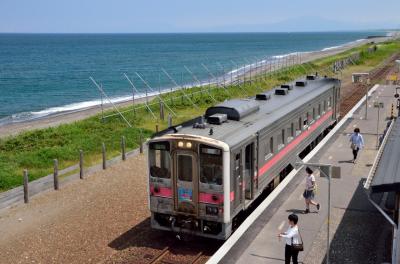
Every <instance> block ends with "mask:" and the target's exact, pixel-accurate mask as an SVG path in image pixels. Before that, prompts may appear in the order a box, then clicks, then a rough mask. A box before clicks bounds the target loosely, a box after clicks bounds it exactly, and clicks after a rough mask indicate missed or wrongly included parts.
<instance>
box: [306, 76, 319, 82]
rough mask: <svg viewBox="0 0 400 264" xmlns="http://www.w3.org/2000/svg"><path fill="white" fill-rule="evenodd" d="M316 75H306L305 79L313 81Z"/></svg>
mask: <svg viewBox="0 0 400 264" xmlns="http://www.w3.org/2000/svg"><path fill="white" fill-rule="evenodd" d="M316 78H317V77H316V76H315V75H307V77H306V79H307V80H310V81H314V80H315V79H316Z"/></svg>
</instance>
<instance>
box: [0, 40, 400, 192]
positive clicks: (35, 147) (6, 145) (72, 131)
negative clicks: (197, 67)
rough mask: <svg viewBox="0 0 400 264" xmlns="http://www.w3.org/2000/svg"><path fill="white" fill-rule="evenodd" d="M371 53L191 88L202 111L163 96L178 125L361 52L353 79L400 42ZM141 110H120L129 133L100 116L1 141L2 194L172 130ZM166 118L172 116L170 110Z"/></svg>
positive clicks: (155, 106)
mask: <svg viewBox="0 0 400 264" xmlns="http://www.w3.org/2000/svg"><path fill="white" fill-rule="evenodd" d="M367 48H368V46H367V45H365V46H362V47H358V48H354V49H352V50H349V51H346V52H343V53H342V54H338V55H335V56H331V57H327V58H323V59H319V60H316V61H313V62H312V63H307V64H303V65H296V66H292V67H289V68H287V69H283V70H280V71H278V72H274V73H270V74H268V75H264V74H260V75H258V76H257V80H256V81H253V82H251V83H250V82H246V84H242V85H240V86H227V87H225V89H223V88H219V89H215V87H202V88H199V87H195V88H192V89H186V90H185V92H186V94H188V95H189V96H190V98H191V100H192V101H193V102H194V103H195V104H196V105H198V108H195V107H193V105H192V104H191V103H190V102H189V100H187V98H186V97H185V96H184V95H183V92H182V91H175V92H172V93H168V94H164V95H162V96H161V97H162V99H163V100H164V101H165V102H166V103H167V104H168V105H169V106H170V107H171V108H172V109H173V111H174V112H175V113H176V114H177V117H174V119H173V121H174V124H177V123H180V122H183V121H186V120H188V119H191V118H193V117H195V116H199V115H201V114H203V113H204V111H205V109H206V108H207V107H209V106H211V105H213V104H215V102H214V100H213V99H212V98H211V96H210V94H211V95H212V97H213V98H215V99H216V100H217V101H218V102H222V101H224V100H226V99H231V98H238V97H245V96H254V95H255V94H256V93H257V92H260V91H265V90H267V89H271V88H272V87H274V86H276V85H279V84H281V83H284V82H287V81H290V80H293V79H295V78H298V77H300V76H303V75H305V74H307V73H309V72H313V71H314V70H321V69H324V68H327V67H328V66H330V65H331V64H332V63H333V62H334V61H335V60H337V59H341V58H345V57H347V56H349V55H350V54H351V53H353V52H356V51H361V59H360V60H359V61H358V62H357V65H352V66H349V67H348V68H347V69H346V70H345V71H344V75H346V74H347V75H349V74H350V73H351V71H353V70H355V69H357V70H369V69H371V68H373V67H375V66H377V65H378V64H380V63H381V62H382V61H383V60H384V59H386V58H387V57H388V56H390V55H392V54H393V53H394V52H398V51H399V50H400V43H399V42H390V43H384V44H379V45H378V50H377V52H375V53H368V52H366V50H367ZM253 79H254V76H253ZM150 103H151V109H152V111H153V112H154V113H155V114H156V116H158V113H159V101H158V99H157V98H155V99H153V100H152V101H151V102H150ZM136 108H138V109H137V110H136V111H135V113H133V111H129V109H132V107H126V108H123V109H121V111H127V112H126V113H125V114H124V115H125V116H126V118H127V119H128V120H129V122H130V123H131V124H133V128H129V127H128V126H127V125H126V123H125V122H124V121H123V120H122V118H121V117H119V116H113V117H110V118H107V119H105V120H104V121H102V120H101V116H100V115H96V116H93V117H90V118H87V119H84V120H81V121H77V122H74V123H70V124H65V125H60V126H58V127H54V128H47V129H39V130H32V131H29V132H23V133H21V134H19V135H17V136H13V137H8V138H2V139H0V191H5V190H8V189H10V188H13V187H16V186H19V185H21V183H22V171H23V169H28V170H29V177H30V180H34V179H37V178H40V177H43V176H45V175H48V174H50V173H52V170H53V167H52V166H53V159H58V160H59V167H60V169H62V168H66V167H68V166H71V165H73V164H76V163H77V162H78V158H79V150H80V149H82V150H83V151H84V164H85V166H90V165H93V164H96V163H99V162H100V160H101V143H102V142H105V144H106V148H107V155H108V158H111V157H114V156H116V155H119V154H120V142H121V141H120V140H121V137H122V136H125V137H126V143H127V148H128V149H134V148H137V147H138V142H139V137H140V136H139V135H140V133H143V138H148V137H150V135H151V134H152V133H154V131H155V125H156V124H158V125H159V129H163V128H166V127H167V121H166V120H164V121H161V120H154V118H153V117H152V115H151V114H150V112H149V111H148V110H146V109H145V107H144V106H143V105H137V106H136ZM165 113H166V114H165V115H167V113H168V111H167V108H165ZM105 114H106V115H109V114H114V111H107V112H106V113H105ZM165 119H166V118H165Z"/></svg>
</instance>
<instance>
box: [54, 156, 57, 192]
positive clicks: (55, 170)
mask: <svg viewBox="0 0 400 264" xmlns="http://www.w3.org/2000/svg"><path fill="white" fill-rule="evenodd" d="M53 176H54V190H58V160H57V159H54V174H53Z"/></svg>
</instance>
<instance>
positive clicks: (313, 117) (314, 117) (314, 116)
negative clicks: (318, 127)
mask: <svg viewBox="0 0 400 264" xmlns="http://www.w3.org/2000/svg"><path fill="white" fill-rule="evenodd" d="M312 119H313V120H315V119H316V115H315V107H313V109H312Z"/></svg>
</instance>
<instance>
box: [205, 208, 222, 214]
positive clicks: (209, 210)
mask: <svg viewBox="0 0 400 264" xmlns="http://www.w3.org/2000/svg"><path fill="white" fill-rule="evenodd" d="M218 212H219V210H218V207H214V206H206V214H208V215H218Z"/></svg>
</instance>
